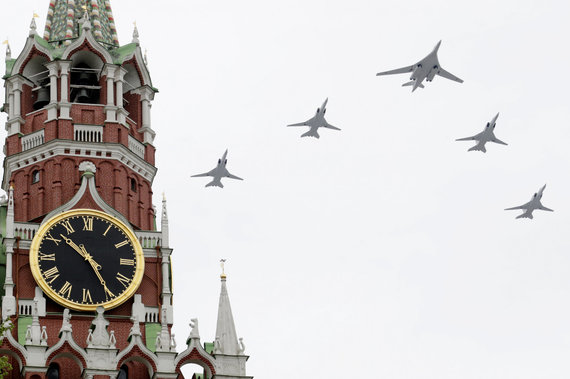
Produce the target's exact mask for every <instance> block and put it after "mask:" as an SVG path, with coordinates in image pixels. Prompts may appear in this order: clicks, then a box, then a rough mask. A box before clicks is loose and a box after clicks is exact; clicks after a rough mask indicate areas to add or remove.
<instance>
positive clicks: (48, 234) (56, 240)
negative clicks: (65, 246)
mask: <svg viewBox="0 0 570 379" xmlns="http://www.w3.org/2000/svg"><path fill="white" fill-rule="evenodd" d="M46 240H50V241H53V242H55V244H56V246H59V243H60V242H61V240H58V239H57V238H53V237H52V236H51V233H46Z"/></svg>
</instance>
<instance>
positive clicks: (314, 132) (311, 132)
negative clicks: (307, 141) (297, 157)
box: [301, 129, 320, 138]
mask: <svg viewBox="0 0 570 379" xmlns="http://www.w3.org/2000/svg"><path fill="white" fill-rule="evenodd" d="M301 137H315V138H320V136H319V133H317V129H309V131H308V132H307V133H304V134H301Z"/></svg>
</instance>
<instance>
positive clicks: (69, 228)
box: [61, 220, 75, 234]
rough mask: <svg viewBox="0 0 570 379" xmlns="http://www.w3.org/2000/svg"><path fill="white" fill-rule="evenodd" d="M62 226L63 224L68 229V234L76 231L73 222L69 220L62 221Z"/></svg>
mask: <svg viewBox="0 0 570 379" xmlns="http://www.w3.org/2000/svg"><path fill="white" fill-rule="evenodd" d="M61 226H63V227H64V228H65V230H67V234H71V233H73V232H75V229H73V226H71V223H70V222H69V220H65V221H62V222H61Z"/></svg>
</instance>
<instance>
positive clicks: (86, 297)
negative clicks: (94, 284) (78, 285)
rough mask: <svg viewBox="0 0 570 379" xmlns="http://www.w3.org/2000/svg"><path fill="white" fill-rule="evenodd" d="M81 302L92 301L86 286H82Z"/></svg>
mask: <svg viewBox="0 0 570 379" xmlns="http://www.w3.org/2000/svg"><path fill="white" fill-rule="evenodd" d="M83 302H84V303H87V302H89V303H92V302H93V300H92V299H91V292H89V290H88V289H86V288H83Z"/></svg>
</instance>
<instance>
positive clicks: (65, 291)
mask: <svg viewBox="0 0 570 379" xmlns="http://www.w3.org/2000/svg"><path fill="white" fill-rule="evenodd" d="M71 287H73V286H72V285H71V284H70V283H69V282H65V284H64V285H63V287H61V289H60V290H59V291H58V293H59V294H60V295H61V296H65V297H66V298H68V299H69V297H70V296H71Z"/></svg>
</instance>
